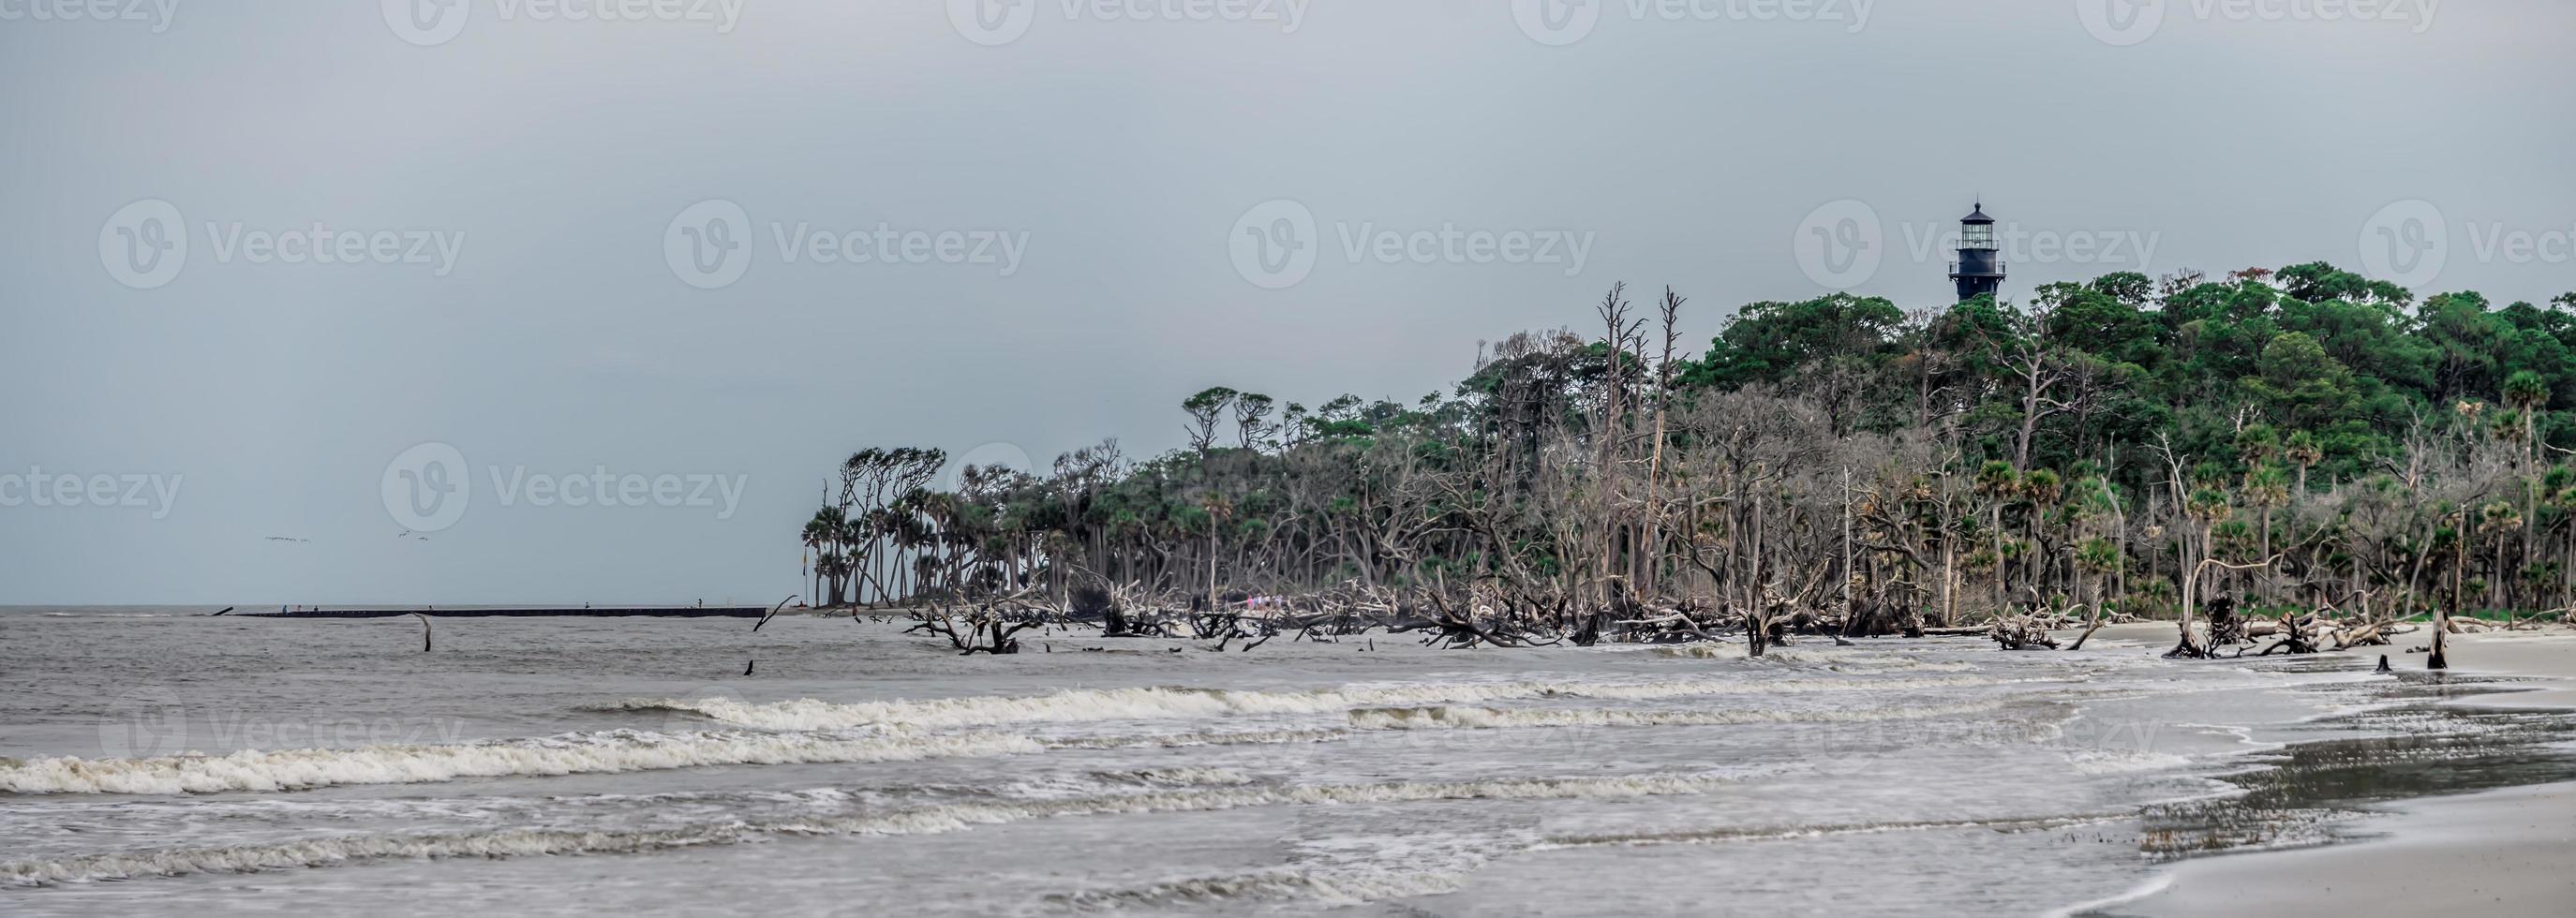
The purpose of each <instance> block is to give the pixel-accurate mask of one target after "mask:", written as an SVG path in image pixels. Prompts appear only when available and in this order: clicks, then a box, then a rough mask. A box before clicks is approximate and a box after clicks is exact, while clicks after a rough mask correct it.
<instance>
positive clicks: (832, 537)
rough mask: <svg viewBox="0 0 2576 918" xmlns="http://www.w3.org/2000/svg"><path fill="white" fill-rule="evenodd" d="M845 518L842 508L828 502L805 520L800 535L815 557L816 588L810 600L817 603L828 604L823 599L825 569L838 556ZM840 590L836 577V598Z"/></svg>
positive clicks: (834, 593) (834, 590) (807, 549)
mask: <svg viewBox="0 0 2576 918" xmlns="http://www.w3.org/2000/svg"><path fill="white" fill-rule="evenodd" d="M845 519H846V518H845V516H844V515H843V512H842V510H841V508H839V507H835V506H831V505H829V504H826V505H824V506H823V508H822V509H820V510H816V511H814V518H813V519H810V520H806V521H805V531H804V532H803V533H802V534H801V535H800V536H799V539H800V541H803V542H804V543H805V550H806V552H808V553H810V554H811V555H813V557H814V565H813V567H812V569H811V570H812V571H813V575H814V590H813V594H812V598H811V600H810V601H811V602H813V603H814V604H815V605H825V604H826V603H824V601H823V569H824V567H825V562H826V561H827V560H828V559H831V558H834V557H837V556H838V554H839V552H838V550H837V549H838V548H839V545H838V543H839V541H840V538H841V528H842V523H843V522H844V521H845ZM840 592H841V591H840V588H839V582H838V578H835V579H834V586H833V590H832V593H833V595H834V598H838V597H839V594H840Z"/></svg>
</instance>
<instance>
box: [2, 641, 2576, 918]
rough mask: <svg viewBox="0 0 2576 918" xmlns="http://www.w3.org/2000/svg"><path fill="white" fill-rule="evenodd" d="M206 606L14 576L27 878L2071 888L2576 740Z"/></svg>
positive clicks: (148, 905) (1909, 668) (1408, 651)
mask: <svg viewBox="0 0 2576 918" xmlns="http://www.w3.org/2000/svg"><path fill="white" fill-rule="evenodd" d="M210 611H213V610H212V609H194V608H188V609H180V608H161V609H146V608H115V609H30V608H16V609H8V610H0V757H5V758H0V912H6V913H8V914H13V915H35V914H102V913H114V914H119V915H165V914H168V915H176V914H187V915H204V914H208V913H217V914H229V913H236V912H281V911H300V910H308V909H309V910H322V911H324V912H326V913H351V912H360V911H365V912H378V913H388V914H465V913H484V914H513V915H516V914H553V913H562V914H572V913H597V912H602V911H623V912H636V913H704V912H711V911H717V910H723V911H731V912H744V911H765V912H780V913H789V914H818V913H819V914H853V915H857V914H865V915H882V914H906V915H943V914H960V915H967V914H971V915H989V914H1025V915H1049V914H1069V913H1119V914H1210V913H1215V914H1310V913H1329V914H1347V915H1418V914H1438V915H1453V914H1454V915H1468V914H1473V915H1496V914H1499V915H1574V914H1583V915H1592V914H1620V915H1641V914H1644V915H1652V914H1690V915H1703V914H1774V913H1779V912H1783V911H1805V912H1828V913H1835V914H1920V915H1952V914H1962V913H1976V914H2045V913H2050V912H2052V911H2057V910H2063V909H2066V908H2069V907H2070V906H2073V905H2075V904H2076V903H2082V902H2090V901H2105V900H2114V899H2116V898H2117V897H2119V896H2120V895H2121V894H2122V893H2123V892H2124V891H2127V890H2133V889H2136V888H2138V887H2139V886H2140V885H2141V884H2144V883H2148V882H2151V881H2152V879H2153V877H2154V875H2155V871H2156V870H2157V869H2158V865H2159V864H2160V863H2162V862H2164V861H2166V860H2169V859H2171V858H2174V857H2181V856H2194V855H2199V854H2206V853H2211V852H2219V851H2226V850H2241V849H2245V848H2251V847H2268V846H2279V845H2292V844H2310V843H2316V842H2319V841H2324V840H2328V839H2330V838H2332V837H2333V836H2334V834H2335V832H2336V826H2338V825H2340V824H2342V823H2343V822H2344V821H2345V820H2347V819H2348V817H2349V816H2350V815H2352V814H2354V813H2357V812H2360V811H2363V810H2366V809H2367V805H2368V804H2369V803H2370V802H2371V801H2375V800H2385V799H2392V798H2400V797H2404V796H2407V795H2410V794H2418V793H2437V792H2443V791H2446V790H2456V789H2467V788H2470V787H2475V786H2490V785H2494V784H2500V783H2515V782H2530V781H2539V780H2551V779H2555V778H2557V777H2559V776H2563V775H2576V764H2571V758H2576V756H2571V755H2570V753H2569V752H2568V751H2567V748H2568V743H2567V739H2568V738H2569V733H2568V732H2567V730H2568V723H2567V721H2566V719H2565V718H2563V717H2559V716H2556V715H2548V714H2540V713H2535V712H2512V711H2509V710H2496V711H2492V712H2486V713H2476V714H2466V713H2459V712H2455V711H2451V710H2449V709H2444V708H2437V707H2433V706H2429V705H2427V704H2426V701H2427V700H2428V699H2433V698H2437V697H2439V696H2444V695H2453V694H2459V693H2468V692H2481V691H2492V690H2497V689H2504V688H2510V687H2511V686H2509V685H2500V684H2483V683H2481V682H2480V681H2478V680H2453V681H2448V682H2443V683H2431V682H2428V681H2427V680H2424V679H2422V678H2421V677H2420V676H2417V677H2408V678H2395V677H2391V676H2384V675H2374V674H2372V673H2370V672H2368V671H2367V668H2366V666H2364V665H2363V664H2364V661H2362V660H2360V659H2345V658H2335V659H2323V658H2318V659H2305V660H2287V659H2271V660H2261V661H2255V660H2244V661H2232V662H2226V663H2211V662H2176V661H2166V660H2162V659H2158V658H2157V657H2156V656H2155V655H2154V654H2155V651H2156V650H2160V649H2161V646H2160V645H2159V646H2149V644H2148V643H2123V642H2119V641H2110V642H2103V641H2100V639H2097V642H2096V643H2095V644H2094V645H2089V646H2088V648H2087V649H2086V650H2085V651H2083V652H2080V653H2065V652H2057V653H2007V652H2002V651H1998V650H1995V649H1994V648H1993V646H1992V645H1991V644H1990V643H1986V642H1982V641H1977V640H1970V639H1930V640H1915V641H1905V640H1893V639H1890V640H1872V641H1862V642H1859V643H1858V645H1857V646H1852V647H1837V646H1833V645H1832V642H1831V641H1830V640H1829V639H1825V638H1810V639H1803V640H1800V641H1798V642H1797V643H1796V644H1795V645H1793V646H1791V647H1788V648H1782V649H1777V650H1775V651H1774V652H1773V653H1772V654H1771V655H1770V656H1768V657H1766V658H1764V659H1761V660H1747V659H1743V658H1742V657H1741V647H1740V646H1739V645H1734V644H1727V645H1700V646H1678V647H1675V646H1664V647H1635V646H1623V647H1597V648H1590V649H1577V648H1571V647H1567V648H1546V649H1533V650H1491V649H1487V650H1474V651H1439V650H1430V649H1426V648H1423V647H1420V646H1418V645H1417V644H1415V643H1414V642H1412V641H1410V640H1406V639H1405V638H1403V637H1401V636H1394V637H1390V636H1384V635H1380V636H1376V637H1374V638H1358V639H1345V640H1343V641H1342V642H1340V643H1327V644H1314V643H1300V642H1291V641H1290V640H1289V639H1288V638H1285V637H1283V638H1279V639H1275V640H1272V641H1270V642H1268V643H1266V644H1264V645H1263V646H1261V647H1260V648H1258V649H1256V650H1253V651H1250V652H1235V651H1232V650H1229V651H1227V652H1223V653H1218V652H1212V651H1210V650H1209V649H1207V647H1206V646H1205V644H1204V643H1202V642H1191V641H1174V640H1136V639H1102V638H1098V637H1095V636H1085V634H1084V633H1083V632H1079V631H1076V632H1059V633H1047V634H1036V633H1028V634H1024V635H1023V636H1022V637H1023V644H1024V646H1025V647H1026V648H1027V651H1026V652H1024V653H1022V654H1020V655H1017V656H1010V657H991V656H980V655H979V656H974V657H960V656H957V655H956V654H955V653H954V652H953V651H951V650H949V649H947V646H946V643H945V642H944V641H940V640H936V639H929V638H924V637H922V636H919V635H911V636H906V635H903V634H901V633H900V632H901V631H902V627H901V626H900V625H897V624H878V623H875V622H870V621H864V620H862V621H851V620H847V619H822V618H811V617H800V618H782V619H779V620H776V621H773V622H771V623H770V624H769V625H768V626H767V627H765V628H762V629H761V630H760V631H759V632H757V633H754V632H753V631H752V630H751V623H750V622H749V621H745V620H730V619H642V618H636V619H587V618H567V619H538V620H521V619H445V620H440V621H438V622H437V623H436V625H435V626H434V627H435V631H434V641H435V649H433V650H432V651H430V652H422V650H421V644H422V633H421V632H422V628H421V625H420V623H419V622H418V621H417V620H415V619H409V618H405V619H380V620H355V621H328V620H325V621H294V620H261V619H249V618H238V617H232V616H225V617H213V618H210V617H205V615H204V613H206V612H210ZM1174 648H1178V649H1179V652H1177V653H1176V652H1173V651H1174ZM2097 648H2098V649H2097ZM755 660H756V661H757V664H756V666H755V667H754V668H753V669H752V672H751V673H750V674H749V675H745V674H744V669H745V667H746V664H747V663H750V661H755ZM2428 765H2438V766H2439V767H2428ZM2435 774H2438V775H2439V777H2438V778H2435V777H2430V776H2429V775H2435ZM2428 782H2429V783H2428ZM2444 782H2447V783H2444Z"/></svg>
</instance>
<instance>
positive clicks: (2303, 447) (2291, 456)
mask: <svg viewBox="0 0 2576 918" xmlns="http://www.w3.org/2000/svg"><path fill="white" fill-rule="evenodd" d="M2281 458H2283V459H2287V460H2289V461H2290V464H2291V465H2294V466H2298V468H2299V490H2298V493H2299V494H2300V495H2302V496H2304V495H2306V494H2307V493H2308V468H2309V467H2310V466H2313V465H2316V464H2317V463H2319V462H2323V461H2325V458H2326V454H2325V450H2324V449H2322V448H2319V447H2318V446H2317V438H2316V435H2315V434H2311V433H2309V432H2307V431H2304V430H2302V431H2299V432H2298V433H2294V434H2291V435H2290V439H2289V440H2288V441H2286V442H2285V443H2284V444H2283V445H2282V447H2281Z"/></svg>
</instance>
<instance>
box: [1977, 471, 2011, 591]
mask: <svg viewBox="0 0 2576 918" xmlns="http://www.w3.org/2000/svg"><path fill="white" fill-rule="evenodd" d="M1975 488H1976V492H1977V496H1979V497H1983V498H1985V499H1986V512H1987V513H1988V514H1989V515H1990V517H1991V524H1990V526H1989V528H1991V529H1992V530H1993V532H1994V540H1995V547H1994V552H1995V599H1996V601H1997V602H2001V601H2002V600H2003V595H2004V563H2003V558H2004V503H2005V502H2006V501H2009V500H2011V499H2012V496H2013V495H2014V494H2016V493H2019V492H2020V490H2021V473H2019V472H2016V471H2014V470H2013V465H2012V463H2010V462H2005V461H2003V460H2001V459H1996V460H1993V461H1990V462H1987V463H1986V464H1985V465H1984V466H1983V467H1980V468H1978V469H1977V478H1976V485H1975Z"/></svg>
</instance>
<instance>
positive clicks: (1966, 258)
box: [1950, 201, 2004, 302]
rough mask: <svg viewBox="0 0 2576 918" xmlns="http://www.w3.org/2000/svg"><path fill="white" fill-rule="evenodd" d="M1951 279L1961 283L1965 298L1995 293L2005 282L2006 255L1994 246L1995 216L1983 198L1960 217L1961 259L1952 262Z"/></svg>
mask: <svg viewBox="0 0 2576 918" xmlns="http://www.w3.org/2000/svg"><path fill="white" fill-rule="evenodd" d="M1950 280H1951V281H1952V282H1953V283H1956V284H1958V285H1959V299H1960V300H1961V301H1962V302H1965V301H1967V300H1973V299H1976V298H1977V297H1979V296H1984V295H1988V294H1992V293H1994V292H1995V290H1996V289H1997V288H2000V287H2002V286H2003V285H2004V262H2003V257H2002V254H2001V253H2000V251H1999V250H1998V249H1997V248H1996V247H1995V218H1993V217H1989V216H1986V204H1985V202H1983V201H1979V202H1977V205H1976V208H1975V210H1973V211H1971V212H1970V213H1969V214H1968V215H1967V216H1966V217H1964V218H1962V219H1960V221H1959V259H1958V260H1957V261H1954V262H1951V263H1950Z"/></svg>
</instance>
